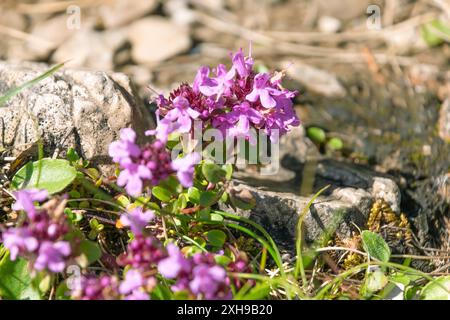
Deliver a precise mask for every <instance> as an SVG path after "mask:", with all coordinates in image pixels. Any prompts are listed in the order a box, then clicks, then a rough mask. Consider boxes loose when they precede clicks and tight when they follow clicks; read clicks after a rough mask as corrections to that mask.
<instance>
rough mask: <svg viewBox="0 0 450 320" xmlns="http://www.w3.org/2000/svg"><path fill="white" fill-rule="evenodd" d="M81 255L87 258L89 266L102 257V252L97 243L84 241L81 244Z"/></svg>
mask: <svg viewBox="0 0 450 320" xmlns="http://www.w3.org/2000/svg"><path fill="white" fill-rule="evenodd" d="M80 251H81V253H82V254H83V255H84V256H85V257H86V258H87V263H88V265H90V264H92V263H94V262H95V261H97V260H98V259H100V258H101V257H102V250H101V249H100V247H99V246H98V244H97V243H96V242H93V241H89V240H84V241H83V242H81V244H80Z"/></svg>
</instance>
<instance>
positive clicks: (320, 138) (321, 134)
mask: <svg viewBox="0 0 450 320" xmlns="http://www.w3.org/2000/svg"><path fill="white" fill-rule="evenodd" d="M306 135H307V136H308V138H310V139H311V140H312V141H314V142H315V143H318V144H322V143H324V142H325V139H326V134H325V131H324V130H323V129H321V128H318V127H310V128H308V130H307V131H306Z"/></svg>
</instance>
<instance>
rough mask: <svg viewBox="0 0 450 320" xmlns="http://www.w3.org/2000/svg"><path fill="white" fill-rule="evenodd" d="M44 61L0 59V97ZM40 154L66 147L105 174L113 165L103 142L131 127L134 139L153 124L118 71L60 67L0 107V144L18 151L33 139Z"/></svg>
mask: <svg viewBox="0 0 450 320" xmlns="http://www.w3.org/2000/svg"><path fill="white" fill-rule="evenodd" d="M48 68H49V67H48V66H47V65H44V64H34V63H21V64H12V63H8V62H0V95H1V94H2V93H4V92H5V91H6V90H8V89H9V88H12V87H16V86H18V85H21V84H23V83H25V82H26V81H29V80H31V79H33V78H35V77H36V76H38V75H39V74H41V73H43V72H44V71H45V70H47V69H48ZM36 125H37V128H38V129H39V132H40V134H41V137H42V141H43V143H44V146H45V153H46V156H52V155H53V154H54V153H55V151H56V150H59V151H60V155H64V153H65V151H66V150H67V149H68V148H69V147H73V148H75V150H76V151H77V152H78V153H79V154H80V155H81V156H83V157H84V158H85V159H87V160H89V161H91V164H92V165H94V166H97V167H99V169H100V170H101V171H102V172H103V173H104V174H105V175H109V174H111V173H112V172H113V169H114V166H113V165H112V164H111V159H110V158H109V156H108V145H109V144H110V143H111V142H112V141H114V140H117V139H118V138H119V132H120V130H121V129H122V128H125V127H131V128H133V129H135V130H136V132H137V133H138V139H139V141H140V142H144V141H146V139H147V138H146V137H145V136H144V131H145V130H147V129H148V128H152V127H154V124H153V121H152V118H151V117H150V115H149V114H148V111H147V109H145V108H144V106H143V105H142V104H141V103H140V101H139V99H136V98H135V94H134V88H133V85H132V83H131V82H130V80H129V79H128V77H126V76H125V75H124V74H120V73H106V72H100V71H98V72H90V71H84V70H72V69H61V70H59V71H58V72H56V73H55V74H54V75H52V76H50V77H48V78H46V79H44V80H42V81H41V82H39V83H37V84H35V85H34V86H32V87H31V88H29V89H26V90H24V91H23V92H21V93H19V94H18V95H16V96H15V97H13V98H12V99H10V100H9V101H8V102H7V103H6V104H5V106H3V107H0V128H2V130H0V147H2V145H3V147H5V148H6V149H7V150H9V152H10V153H11V154H12V155H13V156H17V155H19V154H20V153H21V152H22V151H23V150H24V149H25V148H26V147H27V146H29V145H32V144H33V143H34V142H35V141H36V140H37V138H38V132H37V130H36Z"/></svg>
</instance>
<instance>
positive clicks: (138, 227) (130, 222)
mask: <svg viewBox="0 0 450 320" xmlns="http://www.w3.org/2000/svg"><path fill="white" fill-rule="evenodd" d="M154 218H155V213H154V212H153V211H152V210H146V211H145V212H143V211H142V208H140V207H137V208H135V209H133V210H131V211H130V212H128V213H127V214H122V216H121V217H120V222H121V223H122V225H124V226H126V227H130V229H131V231H132V232H133V233H134V234H135V235H136V234H142V231H143V230H144V229H145V227H146V226H147V224H148V223H149V222H150V221H151V220H153V219H154Z"/></svg>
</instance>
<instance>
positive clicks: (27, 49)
mask: <svg viewBox="0 0 450 320" xmlns="http://www.w3.org/2000/svg"><path fill="white" fill-rule="evenodd" d="M92 25H93V22H92V21H90V20H83V23H82V25H81V30H86V29H89V28H90V27H92ZM79 32H80V30H79V29H69V28H68V27H67V15H64V14H63V15H58V16H55V17H52V18H50V19H48V20H42V21H37V22H36V24H34V25H33V27H32V29H31V32H30V37H29V38H28V40H27V41H25V43H21V44H20V45H16V46H12V47H11V49H10V53H9V57H10V58H14V59H17V60H47V59H48V57H49V56H50V54H51V53H52V52H53V51H54V50H55V49H56V48H57V47H59V46H60V45H61V44H62V43H63V42H65V41H66V40H67V39H69V38H70V37H72V36H73V35H76V34H77V33H79Z"/></svg>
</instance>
